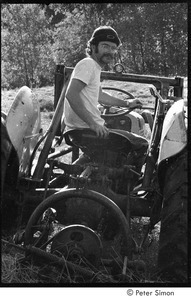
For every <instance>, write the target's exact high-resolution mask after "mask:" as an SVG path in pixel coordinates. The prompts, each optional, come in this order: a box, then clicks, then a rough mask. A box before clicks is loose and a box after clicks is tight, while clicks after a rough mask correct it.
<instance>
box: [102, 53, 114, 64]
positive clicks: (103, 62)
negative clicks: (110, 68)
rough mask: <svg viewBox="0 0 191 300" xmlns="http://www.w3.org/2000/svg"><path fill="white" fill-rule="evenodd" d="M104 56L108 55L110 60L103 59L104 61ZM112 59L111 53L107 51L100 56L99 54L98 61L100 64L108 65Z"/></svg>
mask: <svg viewBox="0 0 191 300" xmlns="http://www.w3.org/2000/svg"><path fill="white" fill-rule="evenodd" d="M104 57H108V58H110V59H111V60H110V61H109V62H105V61H104ZM113 59H114V57H113V55H111V54H109V53H108V54H103V55H102V56H100V58H99V61H100V62H101V63H102V64H105V65H109V64H110V63H111V62H112V61H113Z"/></svg>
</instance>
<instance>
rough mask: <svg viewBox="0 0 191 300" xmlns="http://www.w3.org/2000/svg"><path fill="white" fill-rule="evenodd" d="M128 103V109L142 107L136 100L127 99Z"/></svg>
mask: <svg viewBox="0 0 191 300" xmlns="http://www.w3.org/2000/svg"><path fill="white" fill-rule="evenodd" d="M128 102H129V105H128V107H129V108H141V107H142V105H143V104H142V103H141V101H140V100H138V99H129V100H128Z"/></svg>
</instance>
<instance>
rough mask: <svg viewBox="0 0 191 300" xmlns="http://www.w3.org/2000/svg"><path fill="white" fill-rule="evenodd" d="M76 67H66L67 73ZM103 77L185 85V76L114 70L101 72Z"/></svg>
mask: <svg viewBox="0 0 191 300" xmlns="http://www.w3.org/2000/svg"><path fill="white" fill-rule="evenodd" d="M73 69H74V68H71V67H66V68H65V73H66V74H71V73H72V71H73ZM101 79H103V80H116V81H129V82H137V83H148V84H154V85H155V86H157V88H158V87H159V88H160V87H161V82H163V83H166V84H168V85H170V86H174V87H176V88H179V87H181V86H183V78H182V77H175V78H174V77H163V76H152V75H137V74H129V73H122V74H117V73H114V72H106V71H102V72H101Z"/></svg>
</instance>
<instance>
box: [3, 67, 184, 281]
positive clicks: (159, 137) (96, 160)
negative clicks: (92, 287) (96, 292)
mask: <svg viewBox="0 0 191 300" xmlns="http://www.w3.org/2000/svg"><path fill="white" fill-rule="evenodd" d="M72 70H73V69H72V68H67V67H65V66H61V65H59V66H57V69H56V75H55V101H54V103H55V113H54V116H53V119H52V121H51V124H50V127H49V128H48V130H47V132H45V133H44V134H43V133H42V129H41V125H40V111H39V106H38V103H37V100H36V98H35V96H34V95H33V93H32V91H31V90H30V89H29V88H28V87H22V88H21V89H20V91H19V92H18V94H17V96H16V99H15V101H14V102H13V105H12V107H11V108H10V111H9V113H8V115H7V116H6V115H5V114H3V115H2V119H3V125H2V131H3V133H2V136H3V138H2V145H3V149H2V157H3V161H2V166H3V168H2V188H3V192H2V204H1V206H2V225H3V227H4V228H5V229H7V228H10V227H14V234H15V233H16V234H15V235H14V241H15V243H18V244H20V245H21V246H22V247H23V249H24V250H25V253H26V259H31V260H32V261H33V262H35V261H39V257H40V258H42V259H43V260H47V261H48V262H49V263H50V262H51V263H53V264H55V265H57V266H58V267H60V268H62V270H63V268H64V270H65V271H64V272H67V270H68V269H70V272H71V273H70V274H73V276H74V274H75V276H76V274H81V275H82V274H83V276H84V278H85V281H86V282H92V280H94V281H95V282H99V280H100V279H99V278H98V277H99V276H97V275H96V274H100V271H102V272H103V273H102V274H104V272H105V270H107V274H108V273H109V274H110V275H111V276H113V278H116V276H119V275H121V274H122V278H123V280H124V281H128V278H129V277H128V276H127V275H128V272H129V271H128V270H129V269H134V270H135V272H138V271H141V272H143V271H144V270H145V267H146V266H145V264H144V262H143V261H141V260H139V259H137V255H138V254H140V252H141V249H142V247H143V245H144V243H145V240H146V238H147V236H148V233H149V232H150V231H152V229H153V228H154V226H155V224H157V223H158V222H161V230H160V240H159V253H158V272H159V274H160V275H161V278H163V281H169V282H181V283H185V282H187V281H188V278H187V199H188V195H187V184H188V180H187V112H186V108H187V106H186V103H185V100H184V99H182V94H183V79H182V78H178V77H177V78H165V77H154V76H144V75H132V74H126V73H120V72H102V75H101V76H102V77H101V78H102V81H103V82H104V81H105V80H111V81H112V82H113V85H112V86H105V87H104V88H106V89H110V90H114V91H117V92H120V93H124V94H125V96H126V97H130V98H132V97H133V95H132V94H130V93H129V92H128V91H125V90H120V89H118V88H116V87H115V81H121V82H137V83H145V84H149V86H150V92H151V97H152V99H153V98H154V99H155V105H154V107H153V111H151V108H148V107H147V110H138V112H136V111H128V110H127V109H122V108H110V107H102V106H101V107H100V110H101V111H102V117H103V118H104V119H105V122H106V124H107V126H108V128H110V132H109V136H108V138H105V139H103V138H97V137H96V135H95V133H94V132H93V131H91V130H90V129H88V128H87V129H83V130H82V129H76V130H71V131H68V132H64V131H63V129H64V128H63V124H62V122H61V119H62V111H63V102H64V98H65V93H66V89H67V84H68V80H69V78H70V75H71V72H72ZM60 144H61V145H63V147H62V149H61V150H59V151H55V149H56V146H58V145H60ZM39 146H41V149H42V150H41V151H38V149H39ZM59 148H60V147H59ZM3 155H4V156H3ZM66 156H67V157H68V156H69V159H71V160H70V162H69V163H68V162H66V161H65V160H64V159H63V158H65V157H66ZM134 217H147V218H148V220H149V222H148V224H147V226H146V231H145V234H144V236H143V238H142V241H141V243H140V244H137V242H136V239H135V238H134V237H133V235H132V220H133V218H134ZM37 258H38V259H37ZM71 276H72V275H71ZM119 277H120V276H119ZM119 277H118V278H119ZM80 278H81V277H80ZM92 278H93V279H92ZM96 280H97V281H96ZM107 280H108V277H107ZM107 280H106V281H107ZM79 281H80V279H79Z"/></svg>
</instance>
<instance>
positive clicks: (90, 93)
mask: <svg viewBox="0 0 191 300" xmlns="http://www.w3.org/2000/svg"><path fill="white" fill-rule="evenodd" d="M100 76H101V67H100V65H99V64H98V63H97V62H96V61H95V60H94V59H92V58H91V57H86V58H84V59H82V60H81V61H80V62H78V63H77V65H76V66H75V68H74V70H73V72H72V75H71V79H70V80H72V79H73V78H75V79H79V80H81V81H83V82H84V83H85V84H86V86H85V88H84V89H83V90H82V91H81V92H80V93H81V98H82V99H83V101H84V104H85V107H86V109H87V110H88V111H89V112H90V113H91V115H92V117H93V119H94V121H95V122H96V123H97V124H99V125H103V124H104V120H103V119H102V118H101V116H100V115H101V113H100V111H99V110H98V108H97V105H98V98H99V91H100ZM77 102H78V99H76V103H77ZM77 105H78V104H77ZM63 117H64V123H65V125H66V128H65V130H69V129H76V128H88V127H89V126H88V124H87V123H85V122H84V121H83V120H82V119H80V118H79V117H78V115H77V114H76V113H75V112H74V111H73V109H72V108H71V106H70V104H69V102H68V100H67V98H65V101H64V114H63Z"/></svg>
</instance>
